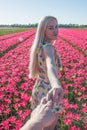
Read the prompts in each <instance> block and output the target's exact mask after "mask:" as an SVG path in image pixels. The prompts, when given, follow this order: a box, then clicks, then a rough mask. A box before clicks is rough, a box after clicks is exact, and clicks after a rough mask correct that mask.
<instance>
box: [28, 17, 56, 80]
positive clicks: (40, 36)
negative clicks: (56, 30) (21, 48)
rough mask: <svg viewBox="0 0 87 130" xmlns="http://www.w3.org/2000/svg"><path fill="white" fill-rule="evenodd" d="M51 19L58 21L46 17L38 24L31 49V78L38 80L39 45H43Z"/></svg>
mask: <svg viewBox="0 0 87 130" xmlns="http://www.w3.org/2000/svg"><path fill="white" fill-rule="evenodd" d="M51 19H55V20H57V19H56V18H55V17H53V16H45V17H44V18H42V19H41V21H40V22H39V24H38V28H37V32H36V36H35V39H34V42H33V44H32V47H31V49H30V64H29V78H36V77H37V76H38V73H39V66H38V54H37V50H38V47H39V45H40V44H42V43H43V40H44V34H45V30H46V25H47V23H48V21H49V20H51Z"/></svg>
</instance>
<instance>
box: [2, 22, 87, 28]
mask: <svg viewBox="0 0 87 130" xmlns="http://www.w3.org/2000/svg"><path fill="white" fill-rule="evenodd" d="M37 26H38V23H35V24H11V25H7V24H1V25H0V27H1V28H2V27H3V28H8V27H9V28H11V27H18V28H36V27H37ZM59 27H62V28H87V25H83V24H82V25H79V24H71V23H70V24H59Z"/></svg>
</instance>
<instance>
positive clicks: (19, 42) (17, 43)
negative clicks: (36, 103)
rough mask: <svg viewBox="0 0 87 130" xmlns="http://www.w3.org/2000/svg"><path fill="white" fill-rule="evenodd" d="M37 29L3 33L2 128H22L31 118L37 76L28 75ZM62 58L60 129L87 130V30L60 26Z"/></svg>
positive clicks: (0, 46) (0, 51) (0, 45)
mask: <svg viewBox="0 0 87 130" xmlns="http://www.w3.org/2000/svg"><path fill="white" fill-rule="evenodd" d="M35 33H36V30H35V29H32V30H27V31H24V32H19V33H14V34H8V35H4V36H0V130H19V129H20V127H21V126H22V125H23V124H24V123H25V122H26V121H27V120H28V119H29V117H30V114H31V110H30V104H29V100H30V97H31V92H32V88H33V85H34V83H35V79H29V78H28V74H29V70H28V65H29V54H30V48H31V45H32V43H33V40H34V37H35ZM54 46H55V47H56V49H57V50H58V51H59V53H60V55H61V58H62V65H63V70H62V71H59V72H58V78H59V80H60V82H61V84H62V87H63V89H64V97H63V101H62V102H63V105H64V108H63V112H61V113H60V114H59V117H58V127H59V130H87V30H80V29H78V30H77V29H63V28H60V29H59V37H58V39H57V41H56V43H55V45H54Z"/></svg>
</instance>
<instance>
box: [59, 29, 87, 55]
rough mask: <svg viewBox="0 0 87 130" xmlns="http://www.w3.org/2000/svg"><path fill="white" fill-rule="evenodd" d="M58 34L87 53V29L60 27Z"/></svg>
mask: <svg viewBox="0 0 87 130" xmlns="http://www.w3.org/2000/svg"><path fill="white" fill-rule="evenodd" d="M59 35H60V36H62V37H63V38H65V39H66V40H67V41H69V42H71V43H73V44H74V45H76V46H77V47H79V48H81V49H82V50H83V51H85V53H87V31H86V30H76V29H60V33H59Z"/></svg>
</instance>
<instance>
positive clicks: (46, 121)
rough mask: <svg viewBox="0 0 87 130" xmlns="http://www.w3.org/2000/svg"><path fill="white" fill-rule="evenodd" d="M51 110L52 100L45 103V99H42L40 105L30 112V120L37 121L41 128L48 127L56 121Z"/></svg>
mask: <svg viewBox="0 0 87 130" xmlns="http://www.w3.org/2000/svg"><path fill="white" fill-rule="evenodd" d="M51 110H52V100H49V101H47V100H46V98H43V99H42V100H41V103H40V105H39V106H37V108H35V110H34V111H33V112H32V114H31V119H33V120H36V121H38V122H39V124H41V126H42V127H48V126H50V125H51V124H52V123H53V122H54V121H55V119H56V114H55V113H53V112H52V111H51Z"/></svg>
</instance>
